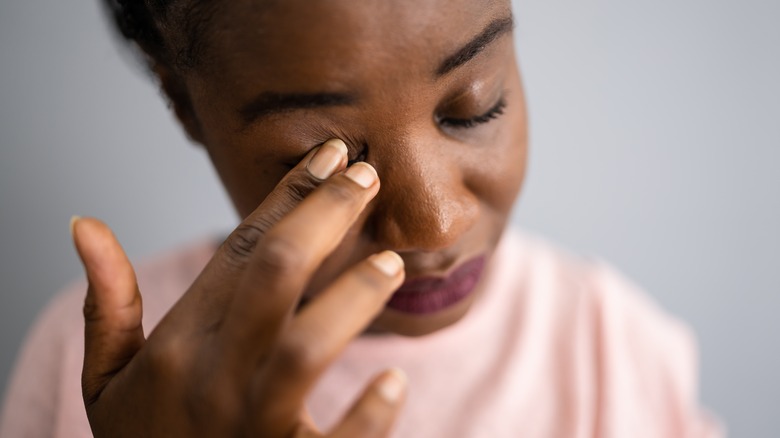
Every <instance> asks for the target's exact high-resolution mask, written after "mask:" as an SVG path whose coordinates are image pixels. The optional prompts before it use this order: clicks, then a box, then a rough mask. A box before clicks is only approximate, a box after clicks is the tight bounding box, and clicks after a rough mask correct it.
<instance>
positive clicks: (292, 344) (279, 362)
mask: <svg viewBox="0 0 780 438" xmlns="http://www.w3.org/2000/svg"><path fill="white" fill-rule="evenodd" d="M274 356H275V357H274V359H275V360H274V362H275V368H276V369H277V371H278V372H279V373H281V374H285V375H289V376H292V377H295V376H305V375H309V374H311V373H313V372H315V371H316V369H317V366H318V364H319V363H320V357H319V356H320V354H319V353H318V351H317V348H315V347H314V346H312V345H311V342H309V341H307V340H306V338H305V337H304V336H294V335H293V336H290V335H288V336H286V337H285V338H284V339H283V340H282V341H281V342H280V343H279V344H278V345H277V349H276V354H275V355H274Z"/></svg>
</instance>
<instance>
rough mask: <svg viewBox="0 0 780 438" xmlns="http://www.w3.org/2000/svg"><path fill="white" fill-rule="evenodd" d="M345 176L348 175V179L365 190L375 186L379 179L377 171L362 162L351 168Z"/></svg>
mask: <svg viewBox="0 0 780 438" xmlns="http://www.w3.org/2000/svg"><path fill="white" fill-rule="evenodd" d="M344 175H346V176H347V178H349V179H351V180H352V181H355V182H356V183H358V185H360V186H361V187H363V188H364V189H367V188H369V187H371V186H372V185H374V182H376V180H377V178H378V176H377V174H376V170H374V168H373V167H371V165H370V164H368V163H365V162H362V161H361V162H359V163H355V164H353V165H352V166H350V167H349V169H347V171H346V172H345V173H344Z"/></svg>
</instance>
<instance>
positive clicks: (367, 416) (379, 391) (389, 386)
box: [329, 369, 407, 438]
mask: <svg viewBox="0 0 780 438" xmlns="http://www.w3.org/2000/svg"><path fill="white" fill-rule="evenodd" d="M406 386H407V383H406V375H405V374H404V373H403V371H401V370H399V369H391V370H388V371H386V372H384V373H382V374H381V375H380V376H379V377H377V378H376V379H374V381H373V382H372V383H371V384H370V385H369V386H368V387H367V388H366V390H365V391H364V392H363V395H362V396H361V397H360V398H359V399H358V400H357V402H355V404H354V405H352V408H351V409H350V410H349V412H348V413H347V414H346V416H345V417H344V419H343V420H342V421H341V423H339V424H338V425H337V426H336V427H335V428H334V429H333V431H331V433H330V434H329V436H331V437H334V438H335V437H339V438H340V437H345V438H346V437H356V436H359V437H365V438H379V437H386V436H389V435H390V432H391V431H392V428H393V424H394V422H395V420H396V418H397V417H398V414H399V413H400V411H401V408H402V407H403V401H404V398H405V395H406Z"/></svg>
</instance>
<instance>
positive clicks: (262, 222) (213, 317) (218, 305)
mask: <svg viewBox="0 0 780 438" xmlns="http://www.w3.org/2000/svg"><path fill="white" fill-rule="evenodd" d="M346 164H347V147H346V145H345V144H344V142H343V141H341V140H339V139H332V140H329V141H327V142H325V143H323V144H322V146H320V147H319V148H316V149H314V150H312V151H311V152H310V153H309V154H307V155H306V157H304V159H303V160H301V161H300V162H299V163H298V165H296V166H295V167H294V168H293V169H292V170H291V171H290V172H288V173H287V175H285V177H284V178H282V180H281V181H280V182H279V184H278V185H277V186H276V187H275V188H274V190H273V191H272V192H271V193H270V194H269V195H268V196H267V197H266V198H265V199H264V200H263V202H262V203H261V204H260V205H259V206H258V207H257V208H256V209H255V210H254V211H253V212H252V213H251V214H250V215H249V216H247V217H246V218H245V219H244V220H243V221H242V222H241V224H239V225H238V227H236V228H235V229H234V230H233V232H231V233H230V235H229V236H228V237H227V239H225V241H224V242H223V243H222V245H220V247H219V248H218V249H217V251H216V253H215V254H214V256H213V257H212V258H211V260H210V261H209V263H208V264H207V265H206V267H205V268H204V269H203V271H202V272H201V273H200V275H199V276H198V278H197V280H195V283H194V285H193V287H192V288H191V289H190V290H189V291H188V292H187V293H186V294H185V295H184V296H183V297H182V298H181V300H180V301H179V302H178V303H177V304H176V306H174V308H173V309H172V310H171V311H170V312H169V315H167V316H166V322H167V321H176V322H177V324H187V325H188V326H189V328H190V329H191V330H198V329H202V328H204V327H214V326H218V325H219V324H220V323H221V321H222V318H223V317H224V313H225V309H226V308H227V306H228V304H229V302H230V300H231V299H232V297H233V292H234V291H235V289H236V288H237V287H238V283H239V281H240V279H241V277H242V274H243V272H244V270H245V269H246V266H247V263H248V261H249V259H250V257H251V255H252V253H253V252H254V250H255V248H256V247H257V244H258V242H259V241H260V240H261V239H262V238H263V236H265V234H266V233H267V232H268V230H269V229H270V228H271V227H273V226H274V225H275V224H276V223H277V222H278V221H279V220H280V219H281V218H283V217H284V216H286V215H287V214H288V213H289V212H290V211H292V210H293V209H294V208H295V207H297V206H298V204H299V203H300V202H301V201H302V200H303V199H304V198H305V197H306V196H308V195H309V193H311V192H312V191H313V190H314V189H315V188H317V187H318V186H319V185H320V184H321V183H322V182H323V181H324V180H325V179H327V178H328V177H329V176H331V175H332V174H334V173H336V172H338V171H340V170H342V169H344V167H345V166H346Z"/></svg>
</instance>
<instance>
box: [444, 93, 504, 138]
mask: <svg viewBox="0 0 780 438" xmlns="http://www.w3.org/2000/svg"><path fill="white" fill-rule="evenodd" d="M506 106H507V91H503V92H502V93H501V95H500V96H499V98H498V100H497V101H496V103H494V104H493V105H492V106H491V107H490V109H488V110H487V111H485V112H484V113H482V114H479V115H476V116H473V117H469V118H458V117H441V118H439V119H438V120H437V121H438V123H439V124H440V125H442V126H445V127H449V128H455V129H468V128H473V127H475V126H477V125H482V124H485V123H488V122H490V121H491V120H494V119H497V118H498V117H500V116H501V115H503V114H504V110H505V109H506Z"/></svg>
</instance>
